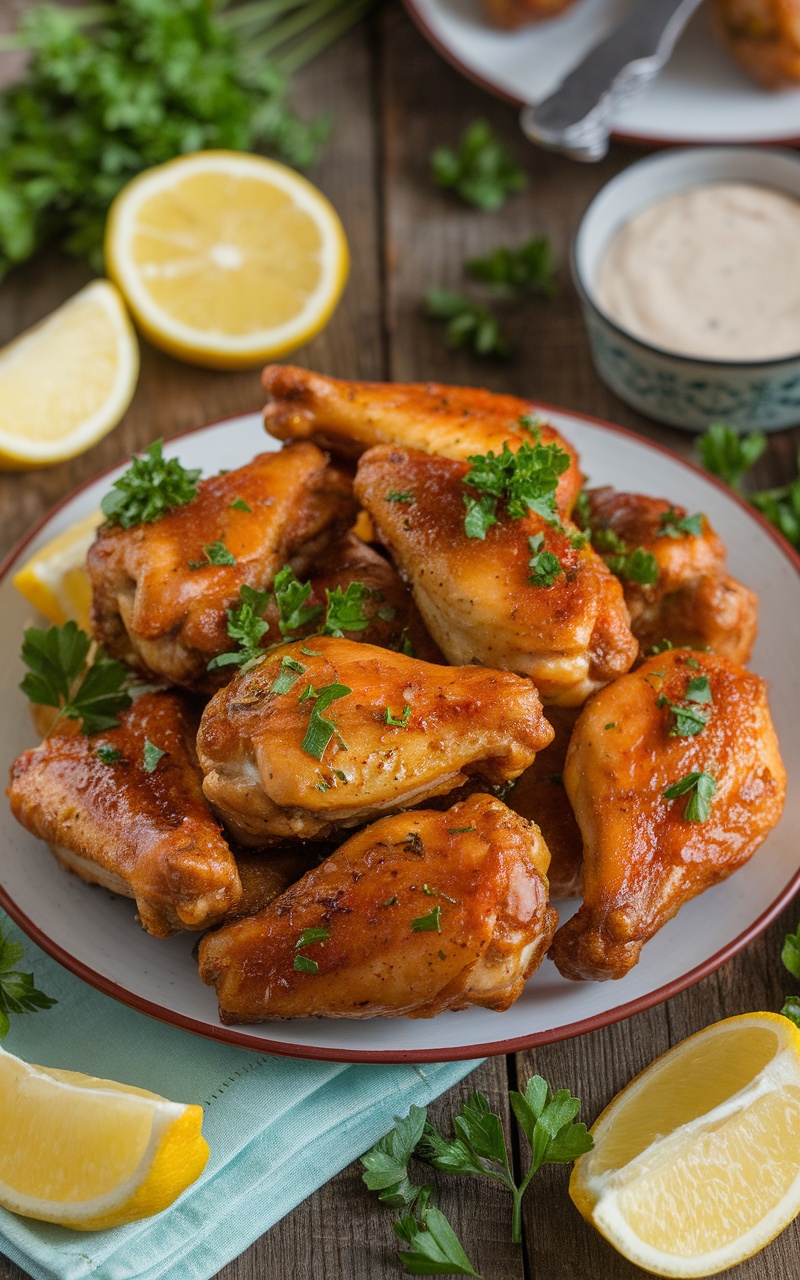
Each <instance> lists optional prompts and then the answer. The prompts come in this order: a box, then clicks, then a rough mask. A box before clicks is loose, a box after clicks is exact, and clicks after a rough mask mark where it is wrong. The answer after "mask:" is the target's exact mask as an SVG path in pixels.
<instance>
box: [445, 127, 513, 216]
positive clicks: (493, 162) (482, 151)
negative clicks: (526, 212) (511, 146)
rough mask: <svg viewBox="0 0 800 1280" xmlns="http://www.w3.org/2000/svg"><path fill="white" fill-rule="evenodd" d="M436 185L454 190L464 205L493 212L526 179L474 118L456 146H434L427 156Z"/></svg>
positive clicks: (499, 144)
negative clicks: (428, 156) (430, 153)
mask: <svg viewBox="0 0 800 1280" xmlns="http://www.w3.org/2000/svg"><path fill="white" fill-rule="evenodd" d="M431 169H432V172H433V178H434V181H435V182H436V184H437V186H440V187H446V188H450V189H452V190H454V191H455V192H456V193H457V194H458V195H459V196H460V197H461V199H462V200H465V201H466V203H467V204H472V205H475V206H476V207H477V208H478V209H484V210H486V211H488V212H494V211H495V210H496V209H500V208H501V207H502V206H503V205H504V204H505V200H506V196H507V195H508V194H509V193H511V192H515V191H523V190H524V188H525V187H526V185H527V179H526V177H525V174H524V172H523V171H522V169H520V168H519V166H518V165H517V163H516V161H515V160H514V158H513V156H511V155H510V153H509V152H508V151H507V150H506V148H505V147H504V146H503V144H502V143H501V142H500V140H499V138H498V137H497V136H496V135H495V133H494V132H493V130H492V129H491V128H490V127H489V125H488V124H487V123H486V121H485V120H475V121H474V122H473V123H472V124H471V125H470V126H469V128H468V129H467V131H466V132H465V133H464V134H463V136H462V138H461V141H460V142H459V145H458V149H457V150H454V149H452V148H451V147H437V148H436V150H435V151H434V152H433V154H432V156H431Z"/></svg>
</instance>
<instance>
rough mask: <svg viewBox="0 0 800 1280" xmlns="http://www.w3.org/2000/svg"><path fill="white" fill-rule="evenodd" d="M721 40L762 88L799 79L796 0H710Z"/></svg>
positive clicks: (799, 20) (782, 85)
mask: <svg viewBox="0 0 800 1280" xmlns="http://www.w3.org/2000/svg"><path fill="white" fill-rule="evenodd" d="M713 12H714V18H715V25H716V28H717V31H718V32H719V34H720V36H721V38H722V43H723V44H724V46H725V48H726V49H727V50H728V52H729V53H730V54H732V55H733V57H734V58H735V59H736V61H737V62H738V63H739V64H740V65H741V66H742V67H744V69H745V71H747V72H749V74H750V75H751V76H752V77H753V79H754V80H757V81H758V83H759V84H761V85H763V86H764V88H765V89H784V88H788V87H790V86H793V85H796V84H798V82H800V0H714V8H713Z"/></svg>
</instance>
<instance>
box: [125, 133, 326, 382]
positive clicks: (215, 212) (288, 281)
mask: <svg viewBox="0 0 800 1280" xmlns="http://www.w3.org/2000/svg"><path fill="white" fill-rule="evenodd" d="M105 254H106V266H107V269H108V273H109V275H110V276H111V277H112V279H114V280H115V281H116V282H117V284H118V285H119V287H120V289H121V290H122V293H123V294H124V295H125V299H126V301H127V303H128V306H129V307H130V310H131V312H132V314H133V316H134V318H135V320H136V323H137V324H138V325H139V328H140V329H141V330H142V332H143V333H144V334H146V336H147V337H148V338H149V339H150V341H151V342H153V343H154V344H155V345H156V346H158V347H161V348H163V350H165V351H168V352H169V353H170V354H171V355H175V356H178V357H179V358H181V359H184V360H189V361H190V362H192V363H195V364H201V365H208V366H210V367H211V368H218V369H237V368H247V367H249V366H252V365H257V364H261V363H262V362H263V361H265V360H274V359H275V358H277V357H278V356H282V355H285V354H286V353H287V352H289V351H294V350H295V348H296V347H299V346H301V345H302V344H303V343H304V342H307V341H308V340H309V338H312V337H313V336H314V334H316V333H318V332H319V330H320V329H322V328H323V326H324V325H325V324H326V323H327V322H328V320H329V319H330V316H331V314H332V313H333V310H334V307H335V306H336V304H337V302H338V301H339V297H340V296H341V292H342V289H343V288H344V285H345V281H346V279H347V271H348V262H349V258H348V251H347V241H346V239H345V234H344V230H343V229H342V224H341V222H340V221H339V218H338V215H337V214H336V211H335V210H334V208H333V206H332V205H331V204H330V203H329V201H328V200H326V198H325V196H323V194H322V193H321V192H320V191H318V190H317V188H316V187H314V186H312V184H311V183H310V182H308V181H307V180H306V179H305V178H302V177H301V176H300V175H299V174H298V173H295V171H294V170H293V169H289V168H287V167H286V165H282V164H277V163H276V162H275V161H274V160H265V159H264V158H263V157H261V156H253V155H243V154H241V153H240V152H236V151H201V152H197V153H196V154H193V155H188V156H180V157H178V158H177V159H175V160H170V161H168V162H167V163H166V164H162V165H158V166H157V167H156V168H154V169H149V170H147V171H146V172H145V173H142V174H140V175H139V176H138V177H137V178H134V179H133V181H132V182H129V183H128V185H127V186H126V187H123V189H122V191H121V192H120V193H119V195H118V196H117V198H116V200H115V201H114V203H113V205H112V206H111V210H110V213H109V218H108V224H107V228H106V244H105Z"/></svg>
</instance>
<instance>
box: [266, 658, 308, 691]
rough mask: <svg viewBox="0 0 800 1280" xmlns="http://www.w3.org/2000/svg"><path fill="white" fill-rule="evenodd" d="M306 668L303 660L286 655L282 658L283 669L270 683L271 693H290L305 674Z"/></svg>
mask: <svg viewBox="0 0 800 1280" xmlns="http://www.w3.org/2000/svg"><path fill="white" fill-rule="evenodd" d="M305 673H306V668H305V667H304V666H303V664H302V662H296V661H295V659H294V658H289V657H287V656H284V657H283V658H281V669H280V671H279V672H278V674H277V676H276V677H275V679H274V680H273V682H272V684H271V685H270V688H269V691H270V693H288V692H289V690H290V689H291V687H292V685H294V684H296V683H297V680H298V679H299V677H300V676H302V675H305Z"/></svg>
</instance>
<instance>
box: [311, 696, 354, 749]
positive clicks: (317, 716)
mask: <svg viewBox="0 0 800 1280" xmlns="http://www.w3.org/2000/svg"><path fill="white" fill-rule="evenodd" d="M309 690H310V692H309ZM352 692H353V690H352V689H348V687H347V685H346V684H326V685H323V687H322V688H321V689H317V690H314V689H312V688H311V685H309V686H308V689H306V690H305V691H304V692H303V694H301V698H300V700H301V701H302V702H305V701H307V700H311V699H313V706H312V708H311V719H310V720H309V722H308V729H307V730H306V735H305V737H304V738H303V743H302V749H303V751H307V752H308V754H309V755H311V756H314V758H315V759H316V760H321V759H322V757H323V755H324V753H325V748H326V747H327V745H328V743H329V742H330V740H331V738H332V737H333V735H334V733H335V732H336V726H335V725H334V724H333V722H332V721H331V720H326V719H325V717H324V716H323V715H322V712H323V711H326V710H327V709H328V707H329V706H330V705H331V703H332V702H336V701H338V699H339V698H346V697H347V695H348V694H349V693H352Z"/></svg>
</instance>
